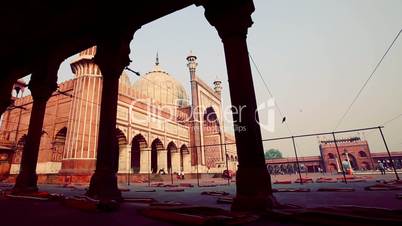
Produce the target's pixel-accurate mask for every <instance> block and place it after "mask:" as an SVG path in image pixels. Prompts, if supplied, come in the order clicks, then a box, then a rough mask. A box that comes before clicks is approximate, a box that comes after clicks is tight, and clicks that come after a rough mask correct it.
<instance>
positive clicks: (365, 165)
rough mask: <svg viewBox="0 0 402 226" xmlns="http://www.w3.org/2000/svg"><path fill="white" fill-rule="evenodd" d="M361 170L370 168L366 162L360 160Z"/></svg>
mask: <svg viewBox="0 0 402 226" xmlns="http://www.w3.org/2000/svg"><path fill="white" fill-rule="evenodd" d="M361 169H362V170H371V167H370V164H369V163H368V162H362V166H361Z"/></svg>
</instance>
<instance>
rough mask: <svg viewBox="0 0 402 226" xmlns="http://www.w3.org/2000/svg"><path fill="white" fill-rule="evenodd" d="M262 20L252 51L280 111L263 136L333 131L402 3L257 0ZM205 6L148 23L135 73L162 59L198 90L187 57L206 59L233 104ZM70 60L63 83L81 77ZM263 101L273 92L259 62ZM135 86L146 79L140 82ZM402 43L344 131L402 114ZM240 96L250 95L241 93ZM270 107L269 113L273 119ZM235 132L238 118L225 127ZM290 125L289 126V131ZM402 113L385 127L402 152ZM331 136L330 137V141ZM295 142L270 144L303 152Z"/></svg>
mask: <svg viewBox="0 0 402 226" xmlns="http://www.w3.org/2000/svg"><path fill="white" fill-rule="evenodd" d="M254 4H255V7H256V10H255V12H254V13H253V15H252V18H253V21H254V24H253V26H252V27H251V28H250V29H249V31H248V39H247V42H248V48H249V52H250V54H251V56H252V57H253V59H254V61H255V62H256V65H257V67H258V68H259V71H260V72H261V75H262V78H263V79H264V81H265V82H266V83H267V85H268V86H269V88H270V90H271V92H272V94H273V96H274V98H275V102H276V104H277V106H279V109H280V110H281V112H282V113H283V115H284V116H286V121H287V126H286V124H282V123H281V120H282V118H281V115H280V113H279V112H278V108H275V109H276V114H275V129H274V131H273V132H272V131H267V130H262V136H263V138H265V139H267V138H273V137H282V136H291V135H300V134H306V133H315V132H331V131H333V130H334V129H335V127H336V125H337V124H338V122H339V120H340V118H341V116H342V114H343V113H344V112H345V111H346V109H347V107H348V106H349V105H350V103H351V102H352V100H353V98H354V97H355V95H356V94H357V92H358V90H359V89H360V88H361V86H362V85H363V83H364V82H365V80H366V79H367V78H368V76H369V75H370V73H371V72H372V70H373V69H374V67H375V65H376V64H377V62H378V61H379V59H380V58H381V56H382V55H383V54H384V52H385V50H386V49H387V48H388V46H389V45H390V43H391V42H392V40H393V39H394V37H395V36H396V34H397V33H398V32H399V31H400V30H401V29H402V14H401V13H400V12H401V9H402V0H326V1H322V0H254ZM203 13H204V9H203V8H202V7H196V6H190V7H188V8H185V9H183V10H180V11H178V12H175V13H173V14H171V15H168V16H165V17H163V18H160V19H158V20H156V21H153V22H152V23H149V24H146V25H144V26H143V27H142V28H141V29H140V30H138V31H137V32H136V33H135V35H134V38H133V41H132V43H131V54H130V58H131V60H132V63H131V65H130V68H132V69H134V70H136V71H139V72H140V73H141V74H145V73H146V72H148V71H150V70H151V68H152V66H153V65H154V62H155V55H156V52H158V53H159V61H160V65H161V67H162V68H163V69H164V70H165V71H167V72H169V73H170V74H171V75H172V76H173V77H174V78H176V79H177V80H179V81H181V82H182V83H183V85H184V87H185V88H186V89H187V91H188V93H190V81H189V80H190V79H189V78H190V76H189V72H188V68H187V67H186V57H187V56H188V55H189V53H190V51H191V52H192V53H193V54H194V55H196V56H197V57H198V65H199V66H198V68H197V74H198V76H199V77H201V78H202V79H203V80H204V81H206V82H207V83H208V84H211V85H212V82H213V81H214V80H216V79H219V80H222V81H223V91H222V92H223V94H222V95H223V105H224V106H229V105H230V96H229V87H228V82H227V71H226V65H225V57H224V52H223V46H222V43H221V40H220V38H219V36H218V34H217V32H216V30H215V29H214V27H212V26H211V25H209V24H208V22H207V20H206V19H205V17H204V15H203ZM74 58H75V56H73V57H70V58H68V59H66V60H65V61H64V62H63V64H62V65H61V67H60V70H59V75H58V76H59V82H62V81H65V80H67V79H72V78H73V75H72V72H71V69H70V67H69V63H70V62H71V61H72V60H73V59H74ZM252 70H253V81H254V86H255V90H256V97H257V102H258V104H262V103H266V102H267V101H268V99H269V98H270V95H269V94H268V92H267V89H266V88H265V86H264V84H263V81H262V79H261V77H260V76H259V74H258V73H257V71H256V68H255V67H254V66H253V65H252ZM131 79H132V80H133V81H135V80H137V79H138V77H136V76H135V75H132V76H131ZM401 84H402V37H399V39H398V40H397V41H396V42H395V44H394V46H393V48H392V49H391V50H390V52H389V53H388V55H387V56H386V57H385V59H384V61H383V62H382V64H381V66H380V67H379V69H378V70H377V72H376V74H375V75H374V77H373V78H372V79H371V80H370V81H369V83H368V84H367V87H366V88H365V89H364V90H363V92H362V93H361V96H360V98H359V99H358V100H357V102H356V103H355V104H354V105H353V107H352V109H351V111H350V112H349V114H347V116H346V118H345V120H344V121H343V122H342V123H341V125H340V126H339V127H338V129H339V130H343V129H354V128H364V127H371V126H379V125H382V123H383V122H385V121H388V120H389V119H392V118H394V117H395V116H398V115H399V114H402V103H401V100H402V98H401V97H402V87H401ZM239 92H241V90H239ZM267 114H268V111H261V112H260V119H261V120H262V121H263V122H264V120H266V119H267ZM225 127H226V130H230V128H231V127H232V124H231V122H230V120H228V121H226V122H225ZM287 127H289V129H287ZM401 129H402V117H400V118H398V119H396V120H394V121H392V122H390V123H388V124H386V125H385V128H384V134H385V137H386V139H387V142H388V145H389V147H390V149H391V150H402V136H401V135H400V134H401ZM356 135H359V136H361V137H362V138H365V139H367V140H368V142H369V144H370V149H371V151H373V152H379V151H385V148H384V144H383V143H382V140H381V138H380V136H379V133H378V131H367V132H365V133H359V134H358V133H356V132H355V133H349V134H344V135H339V137H348V136H356ZM321 139H323V137H321ZM296 146H297V148H298V152H299V155H300V156H307V155H318V154H319V149H318V138H317V137H310V138H303V139H297V140H296ZM292 147H293V146H292V143H291V141H290V140H287V141H282V142H264V148H265V149H266V150H267V149H269V148H278V149H279V150H280V151H281V152H282V153H283V155H284V156H294V155H293V149H292Z"/></svg>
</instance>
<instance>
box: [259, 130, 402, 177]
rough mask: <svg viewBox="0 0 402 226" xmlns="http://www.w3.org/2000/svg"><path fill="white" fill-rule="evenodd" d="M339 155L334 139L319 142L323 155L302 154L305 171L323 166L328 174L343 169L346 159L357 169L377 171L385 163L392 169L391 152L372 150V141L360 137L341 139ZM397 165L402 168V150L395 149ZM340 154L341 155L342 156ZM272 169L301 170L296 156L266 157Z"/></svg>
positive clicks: (394, 158) (393, 155)
mask: <svg viewBox="0 0 402 226" xmlns="http://www.w3.org/2000/svg"><path fill="white" fill-rule="evenodd" d="M336 144H337V146H338V150H339V155H338V152H337V149H336V146H335V142H334V141H333V140H322V141H319V149H320V155H319V156H303V157H299V164H300V166H301V167H300V168H301V169H300V170H301V171H302V172H319V169H322V170H323V171H324V172H327V173H338V172H341V171H342V166H341V162H343V161H346V162H347V163H348V165H349V166H350V167H351V168H352V169H353V170H354V171H365V170H373V169H374V170H375V169H377V168H378V163H379V162H382V163H383V164H384V166H386V168H391V163H390V160H389V156H388V153H387V152H378V153H372V152H371V151H370V148H369V145H368V142H367V141H366V140H361V139H360V138H359V137H351V138H345V139H337V140H336ZM391 155H392V157H393V161H394V164H395V167H396V168H398V169H400V168H402V151H399V152H398V151H395V152H391ZM338 156H340V158H339V157H338ZM266 164H267V167H268V169H269V170H270V171H271V172H272V173H295V172H297V170H298V167H297V162H296V158H295V157H288V158H280V159H270V160H266Z"/></svg>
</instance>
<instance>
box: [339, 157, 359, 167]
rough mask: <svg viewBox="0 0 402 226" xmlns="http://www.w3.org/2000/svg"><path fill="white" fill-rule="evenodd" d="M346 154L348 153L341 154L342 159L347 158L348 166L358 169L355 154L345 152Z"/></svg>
mask: <svg viewBox="0 0 402 226" xmlns="http://www.w3.org/2000/svg"><path fill="white" fill-rule="evenodd" d="M347 154H348V155H347V156H346V153H342V156H343V158H344V160H348V159H349V162H350V167H352V169H353V170H358V169H359V166H358V165H357V161H356V158H355V156H353V155H352V154H350V153H347Z"/></svg>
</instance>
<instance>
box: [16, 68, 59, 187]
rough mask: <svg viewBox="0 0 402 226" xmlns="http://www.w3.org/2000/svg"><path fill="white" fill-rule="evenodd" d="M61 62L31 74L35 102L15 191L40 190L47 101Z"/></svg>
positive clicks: (31, 88)
mask: <svg viewBox="0 0 402 226" xmlns="http://www.w3.org/2000/svg"><path fill="white" fill-rule="evenodd" d="M59 66H60V64H59V62H54V63H53V62H52V63H49V64H47V65H44V66H43V67H41V68H39V69H36V70H35V71H34V72H33V73H32V76H31V80H30V82H29V85H28V87H29V89H30V91H31V94H32V98H33V104H32V110H31V117H30V119H29V127H28V134H27V137H26V141H25V142H26V143H25V145H24V150H23V152H22V158H21V166H20V172H19V174H18V176H17V180H16V183H15V186H14V189H13V192H14V193H26V192H34V191H37V190H38V187H37V175H36V164H37V162H38V154H39V145H40V140H41V137H42V134H43V133H42V128H43V121H44V117H45V111H46V103H47V101H48V100H49V98H50V96H51V95H52V93H53V92H54V91H55V90H56V89H57V71H58V69H59Z"/></svg>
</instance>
